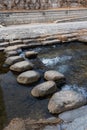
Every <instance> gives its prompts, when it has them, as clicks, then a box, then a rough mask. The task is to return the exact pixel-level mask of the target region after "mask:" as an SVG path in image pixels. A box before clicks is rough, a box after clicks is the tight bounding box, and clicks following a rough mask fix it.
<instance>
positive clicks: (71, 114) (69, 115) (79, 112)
mask: <svg viewBox="0 0 87 130" xmlns="http://www.w3.org/2000/svg"><path fill="white" fill-rule="evenodd" d="M85 115H87V105H86V106H83V107H80V108H77V109H74V110H71V111H67V112H64V113H61V114H60V115H59V116H58V117H59V118H60V119H62V120H64V122H71V121H73V120H75V119H76V118H79V117H81V116H85Z"/></svg>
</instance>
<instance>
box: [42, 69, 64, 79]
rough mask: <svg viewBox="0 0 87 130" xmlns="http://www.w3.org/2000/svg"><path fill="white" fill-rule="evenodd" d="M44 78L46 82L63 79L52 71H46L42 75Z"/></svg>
mask: <svg viewBox="0 0 87 130" xmlns="http://www.w3.org/2000/svg"><path fill="white" fill-rule="evenodd" d="M44 78H45V79H46V80H53V81H59V80H60V79H65V77H64V75H63V74H61V73H59V72H57V71H54V70H49V71H46V72H45V74H44Z"/></svg>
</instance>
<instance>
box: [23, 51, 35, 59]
mask: <svg viewBox="0 0 87 130" xmlns="http://www.w3.org/2000/svg"><path fill="white" fill-rule="evenodd" d="M37 55H38V52H35V51H27V52H25V57H26V58H30V59H31V58H36V57H37Z"/></svg>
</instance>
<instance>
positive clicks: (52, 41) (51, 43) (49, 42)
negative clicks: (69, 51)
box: [42, 39, 61, 45]
mask: <svg viewBox="0 0 87 130" xmlns="http://www.w3.org/2000/svg"><path fill="white" fill-rule="evenodd" d="M60 42H61V41H60V40H59V39H56V40H49V41H43V42H42V45H53V44H57V43H60Z"/></svg>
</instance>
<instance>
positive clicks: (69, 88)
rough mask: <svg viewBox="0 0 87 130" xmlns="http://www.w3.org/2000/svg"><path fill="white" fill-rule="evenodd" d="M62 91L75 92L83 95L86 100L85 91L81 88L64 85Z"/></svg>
mask: <svg viewBox="0 0 87 130" xmlns="http://www.w3.org/2000/svg"><path fill="white" fill-rule="evenodd" d="M62 90H75V91H77V92H79V93H81V94H83V95H84V96H85V97H86V98H87V90H86V89H85V88H83V87H79V86H78V85H76V84H73V85H65V86H63V87H62Z"/></svg>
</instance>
